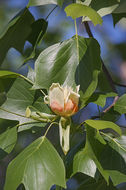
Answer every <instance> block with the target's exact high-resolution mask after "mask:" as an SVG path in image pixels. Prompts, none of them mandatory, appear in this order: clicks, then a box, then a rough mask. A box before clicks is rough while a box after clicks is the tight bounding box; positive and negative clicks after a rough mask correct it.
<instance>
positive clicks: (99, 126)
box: [85, 119, 122, 135]
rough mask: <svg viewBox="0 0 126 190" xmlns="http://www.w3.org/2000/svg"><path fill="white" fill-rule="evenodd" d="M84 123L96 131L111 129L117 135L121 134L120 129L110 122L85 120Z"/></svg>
mask: <svg viewBox="0 0 126 190" xmlns="http://www.w3.org/2000/svg"><path fill="white" fill-rule="evenodd" d="M85 123H87V124H88V125H89V126H91V127H93V128H95V129H97V130H102V129H107V128H110V129H113V130H114V131H116V132H117V133H118V134H119V135H121V134H122V132H121V129H120V127H119V126H118V125H116V124H115V123H113V122H111V121H103V120H91V119H90V120H85Z"/></svg>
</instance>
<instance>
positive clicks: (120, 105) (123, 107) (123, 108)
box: [114, 94, 126, 114]
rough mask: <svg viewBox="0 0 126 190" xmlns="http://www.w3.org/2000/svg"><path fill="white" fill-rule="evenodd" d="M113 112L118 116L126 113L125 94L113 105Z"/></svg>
mask: <svg viewBox="0 0 126 190" xmlns="http://www.w3.org/2000/svg"><path fill="white" fill-rule="evenodd" d="M114 110H115V111H117V112H119V113H120V114H124V113H126V94H124V95H122V96H121V97H120V98H119V99H118V100H117V102H116V103H115V105H114Z"/></svg>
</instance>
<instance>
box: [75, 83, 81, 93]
mask: <svg viewBox="0 0 126 190" xmlns="http://www.w3.org/2000/svg"><path fill="white" fill-rule="evenodd" d="M79 90H80V85H78V86H76V93H77V94H78V92H79Z"/></svg>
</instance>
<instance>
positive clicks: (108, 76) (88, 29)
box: [84, 21, 119, 113]
mask: <svg viewBox="0 0 126 190" xmlns="http://www.w3.org/2000/svg"><path fill="white" fill-rule="evenodd" d="M84 25H85V29H86V31H87V33H88V35H89V37H91V38H93V37H94V36H93V34H92V32H91V29H90V27H89V24H88V22H87V21H86V22H84ZM101 61H102V70H103V72H104V73H105V75H106V77H107V79H108V81H109V84H110V86H111V88H112V90H113V92H115V93H117V94H118V92H117V90H116V87H115V83H114V81H113V79H112V77H111V75H110V74H109V72H108V70H107V68H106V67H105V64H104V62H103V60H102V59H101ZM118 98H119V96H116V97H115V98H114V101H113V103H112V104H111V105H110V106H109V107H108V108H106V109H105V110H104V111H103V113H106V112H107V111H109V110H110V109H111V108H112V107H113V106H114V105H115V103H116V101H117V100H118Z"/></svg>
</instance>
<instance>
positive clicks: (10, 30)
mask: <svg viewBox="0 0 126 190" xmlns="http://www.w3.org/2000/svg"><path fill="white" fill-rule="evenodd" d="M33 22H34V17H33V16H32V14H31V13H30V12H29V10H28V9H27V8H25V9H23V10H22V11H21V12H20V13H18V15H16V16H15V17H14V19H13V20H11V21H10V22H9V24H8V25H7V28H6V30H4V33H3V34H2V35H1V36H0V64H2V62H3V60H4V58H5V56H6V54H7V52H8V50H9V49H10V48H12V47H13V48H15V49H16V50H18V51H19V52H21V53H22V51H23V48H24V44H25V41H26V39H27V37H28V36H29V34H30V33H31V24H32V23H33Z"/></svg>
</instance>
